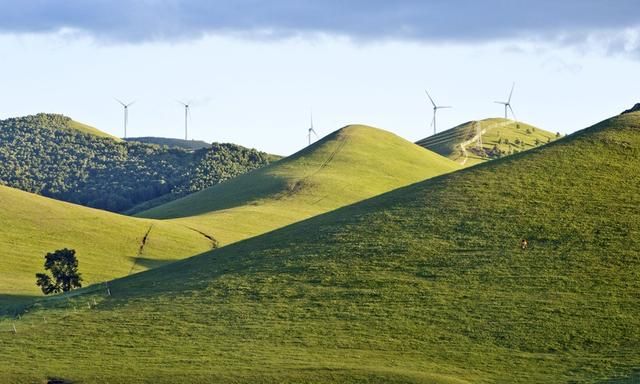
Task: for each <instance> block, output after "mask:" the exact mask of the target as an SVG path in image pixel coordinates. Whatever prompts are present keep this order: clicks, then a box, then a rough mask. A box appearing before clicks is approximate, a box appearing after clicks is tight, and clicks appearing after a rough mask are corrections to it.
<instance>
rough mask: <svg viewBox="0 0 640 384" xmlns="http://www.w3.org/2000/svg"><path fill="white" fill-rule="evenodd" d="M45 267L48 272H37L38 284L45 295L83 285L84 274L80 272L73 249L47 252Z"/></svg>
mask: <svg viewBox="0 0 640 384" xmlns="http://www.w3.org/2000/svg"><path fill="white" fill-rule="evenodd" d="M44 259H45V261H44V269H45V271H50V272H51V276H49V275H47V274H46V273H36V285H38V286H39V287H40V288H41V289H42V293H44V294H45V295H48V294H51V293H59V292H68V291H70V290H72V289H74V288H80V287H82V284H81V283H80V282H81V281H82V276H81V275H80V272H78V259H77V258H76V251H75V250H73V249H67V248H65V249H59V250H57V251H55V252H53V253H47V254H46V255H45V257H44Z"/></svg>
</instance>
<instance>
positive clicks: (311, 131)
mask: <svg viewBox="0 0 640 384" xmlns="http://www.w3.org/2000/svg"><path fill="white" fill-rule="evenodd" d="M310 123H311V125H310V126H309V133H308V136H309V145H311V134H312V133H313V135H314V136H315V137H316V138H317V137H318V134H317V133H316V130H315V129H313V112H311V119H310Z"/></svg>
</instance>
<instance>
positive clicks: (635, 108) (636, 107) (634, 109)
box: [622, 103, 640, 115]
mask: <svg viewBox="0 0 640 384" xmlns="http://www.w3.org/2000/svg"><path fill="white" fill-rule="evenodd" d="M631 112H640V103H636V105H634V106H633V107H631V108H630V109H627V110H626V111H624V112H622V114H623V115H624V114H625V113H631Z"/></svg>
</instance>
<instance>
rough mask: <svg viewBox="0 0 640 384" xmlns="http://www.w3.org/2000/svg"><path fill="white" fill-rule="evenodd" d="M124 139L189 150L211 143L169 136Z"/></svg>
mask: <svg viewBox="0 0 640 384" xmlns="http://www.w3.org/2000/svg"><path fill="white" fill-rule="evenodd" d="M124 140H126V141H137V142H139V143H146V144H158V145H166V146H168V147H178V148H184V149H190V150H197V149H202V148H208V147H209V146H210V145H211V144H209V143H207V142H206V141H202V140H183V139H174V138H169V137H151V136H147V137H128V138H126V139H124Z"/></svg>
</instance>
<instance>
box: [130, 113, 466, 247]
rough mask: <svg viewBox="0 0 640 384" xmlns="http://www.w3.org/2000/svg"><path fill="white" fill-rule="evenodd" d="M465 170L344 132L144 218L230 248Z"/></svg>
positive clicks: (380, 138) (387, 139) (368, 131)
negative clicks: (169, 221) (173, 225)
mask: <svg viewBox="0 0 640 384" xmlns="http://www.w3.org/2000/svg"><path fill="white" fill-rule="evenodd" d="M458 168H459V167H458V166H457V165H456V164H455V163H454V162H452V161H450V160H448V159H445V158H443V157H441V156H438V155H436V154H434V153H432V152H429V151H426V150H424V149H423V148H420V147H419V146H417V145H415V144H412V143H410V142H408V141H406V140H404V139H402V138H400V137H398V136H396V135H394V134H392V133H389V132H386V131H383V130H380V129H376V128H372V127H367V126H362V125H351V126H347V127H345V128H342V129H340V130H338V131H336V132H334V133H332V134H330V135H328V136H327V137H325V138H324V139H322V140H320V141H319V142H317V143H314V144H313V145H311V146H309V147H307V148H305V149H303V150H302V151H300V152H298V153H296V154H294V155H292V156H290V157H288V158H286V159H283V160H280V161H278V162H276V163H274V164H271V165H270V166H267V167H264V168H261V169H259V170H256V171H254V172H251V173H247V174H245V175H242V176H240V177H237V178H235V179H233V180H229V181H227V182H224V183H221V184H218V185H216V186H214V187H212V188H208V189H205V190H202V191H200V192H198V193H195V194H191V195H188V196H186V197H184V198H182V199H179V200H175V201H173V202H170V203H168V204H165V205H161V206H159V207H156V208H153V209H150V210H147V211H144V212H141V213H139V214H138V215H139V216H141V217H147V218H156V219H173V220H172V221H175V222H177V223H181V224H184V225H189V226H192V227H194V228H198V229H200V230H201V231H204V232H207V233H210V234H212V235H213V236H214V237H215V238H216V239H217V240H218V241H220V243H221V244H229V243H232V242H235V241H238V240H242V239H245V238H249V237H252V236H255V235H258V234H261V233H264V232H268V231H270V230H273V229H276V228H279V227H282V226H285V225H289V224H292V223H294V222H296V221H299V220H303V219H306V218H309V217H312V216H315V215H318V214H320V213H324V212H327V211H331V210H334V209H336V208H338V207H342V206H345V205H348V204H352V203H355V202H357V201H360V200H362V199H365V198H369V197H372V196H375V195H377V194H380V193H383V192H387V191H389V190H392V189H395V188H398V187H402V186H405V185H407V184H410V183H414V182H416V181H420V180H424V179H426V178H429V177H433V176H437V175H440V174H443V173H447V172H451V171H454V170H456V169H458Z"/></svg>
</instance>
